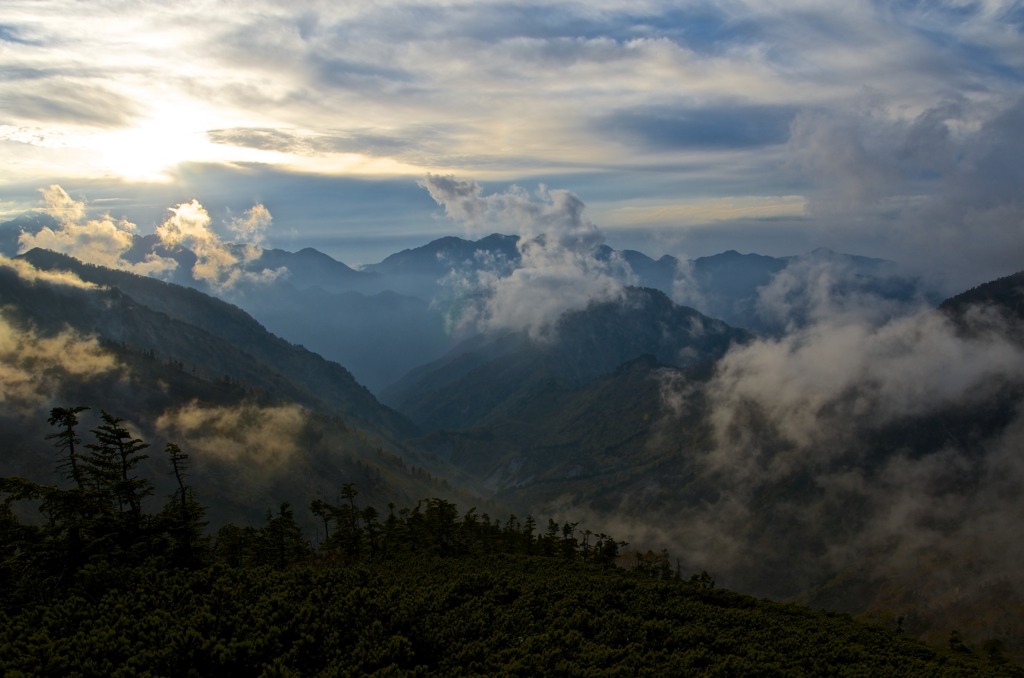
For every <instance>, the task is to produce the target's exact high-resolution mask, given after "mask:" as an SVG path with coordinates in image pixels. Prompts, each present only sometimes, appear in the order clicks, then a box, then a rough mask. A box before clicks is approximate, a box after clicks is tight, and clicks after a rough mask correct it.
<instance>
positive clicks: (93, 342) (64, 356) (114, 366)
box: [0, 309, 120, 413]
mask: <svg viewBox="0 0 1024 678" xmlns="http://www.w3.org/2000/svg"><path fill="white" fill-rule="evenodd" d="M118 369H120V365H119V364H118V362H117V360H116V359H115V358H114V356H113V355H112V354H110V353H109V352H108V351H106V350H105V349H104V348H103V347H102V346H100V344H99V341H98V340H97V339H96V337H87V336H82V335H80V334H78V333H76V332H72V331H64V332H60V333H57V334H52V335H40V334H38V333H37V332H35V331H34V330H32V329H26V328H21V327H19V326H17V325H15V324H13V323H12V322H11V321H10V320H9V319H8V318H6V317H5V316H4V312H3V309H0V403H2V404H3V406H4V407H5V408H9V409H14V410H17V411H23V412H26V413H30V412H34V411H35V410H36V409H37V408H39V407H42V406H44V405H46V404H47V403H49V402H52V401H53V399H54V397H55V396H56V395H57V394H58V393H59V392H60V388H61V386H62V384H63V383H64V382H65V380H67V379H69V378H72V379H76V380H86V379H91V378H94V377H97V376H100V375H104V374H108V373H110V372H114V371H116V370H118Z"/></svg>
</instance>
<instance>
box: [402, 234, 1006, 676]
mask: <svg viewBox="0 0 1024 678" xmlns="http://www.w3.org/2000/svg"><path fill="white" fill-rule="evenodd" d="M822 255H824V253H819V255H818V256H822ZM741 256H742V255H741ZM824 256H830V255H824ZM1021 282H1022V278H1021V276H1019V275H1017V276H1011V277H1009V278H1007V279H1002V280H999V281H993V283H990V284H987V285H983V286H980V287H979V288H977V289H975V290H972V291H969V292H968V293H965V294H964V295H959V296H957V297H954V298H952V299H950V300H947V301H946V302H945V303H943V304H941V305H940V307H939V309H936V310H931V311H927V310H926V311H917V312H915V313H913V314H910V315H908V316H906V317H901V318H900V319H898V320H896V321H893V322H891V323H888V324H886V325H883V326H882V327H881V328H876V329H873V330H868V329H866V328H864V327H860V326H849V325H845V326H841V327H839V328H835V329H829V326H828V325H825V326H823V327H821V328H815V329H813V330H810V331H808V332H806V333H797V334H796V335H794V336H793V337H788V338H783V339H774V338H769V339H760V340H758V339H756V338H753V337H751V336H750V335H746V334H743V335H742V336H743V337H746V338H745V339H744V338H742V337H741V336H737V335H731V334H730V332H736V333H739V331H738V330H733V329H731V328H730V329H729V330H723V333H722V334H720V335H719V338H720V340H721V341H723V343H722V344H721V345H720V346H722V348H721V349H720V350H719V351H716V350H714V349H713V347H714V345H715V344H711V346H710V347H709V348H708V349H707V351H706V352H705V353H703V355H706V356H707V359H706V360H699V359H696V360H695V361H694V362H693V363H691V364H689V365H688V366H687V365H682V364H681V361H680V360H679V355H680V354H679V353H678V351H679V347H678V346H672V345H671V342H669V344H668V345H667V346H671V348H672V349H673V350H666V348H665V346H666V345H662V344H660V341H661V339H660V337H661V336H662V335H666V336H671V335H676V336H678V335H679V333H680V330H681V328H682V327H684V326H685V325H684V323H682V322H679V323H671V322H665V321H664V320H663V321H662V322H661V323H660V324H659V322H658V321H657V320H656V318H659V317H661V318H665V317H666V316H662V315H660V314H659V313H658V312H656V309H659V308H661V309H671V308H672V306H670V304H671V302H669V301H668V300H667V299H666V298H664V295H661V294H660V293H658V292H655V291H651V290H635V291H633V292H632V293H633V294H636V295H638V296H639V297H641V298H643V297H646V301H645V302H644V303H642V304H639V303H636V302H635V300H634V304H632V305H630V304H624V305H623V308H615V306H614V305H592V306H591V307H590V308H588V309H587V310H585V311H580V312H577V313H576V314H568V315H567V316H565V317H564V318H563V319H562V322H561V323H560V325H559V328H560V331H559V333H558V334H557V335H556V336H557V338H556V339H555V340H554V341H553V342H552V343H551V344H549V345H547V346H545V345H543V344H542V345H536V344H532V343H530V341H529V340H528V339H527V338H525V337H523V336H522V335H516V334H508V335H505V336H503V337H500V338H496V339H490V340H487V339H484V338H480V337H477V338H475V339H474V340H473V341H471V342H467V343H464V344H462V345H461V346H460V347H459V348H458V349H456V350H454V351H452V352H450V353H449V354H448V355H447V356H445V357H444V358H443V359H441V360H439V361H436V362H435V363H432V364H430V365H427V366H424V367H423V368H420V369H418V370H416V371H414V372H413V373H410V375H408V376H407V377H406V378H405V379H403V380H402V381H401V382H399V383H398V384H396V386H395V388H393V389H389V390H388V391H386V392H385V394H384V396H383V397H384V398H385V401H386V402H389V403H391V404H392V405H394V406H395V407H396V408H397V409H399V410H400V411H403V412H405V413H406V414H408V415H409V416H411V417H412V418H413V419H414V420H416V421H417V422H418V423H419V424H420V425H421V426H423V427H424V429H426V430H431V432H430V433H427V434H425V435H423V436H422V437H420V438H419V439H417V441H416V444H417V445H418V446H421V447H425V448H427V449H428V450H430V451H432V452H433V453H434V454H436V455H438V456H440V457H442V458H444V459H445V460H446V461H448V462H449V463H451V464H452V465H453V466H455V467H458V468H460V469H462V470H464V471H465V472H466V473H467V474H469V476H470V477H471V478H473V479H475V480H474V482H475V485H474V487H475V488H476V490H477V491H479V492H482V493H489V495H490V496H493V497H494V498H495V499H496V500H499V501H501V502H502V503H505V504H508V505H509V506H511V507H513V508H514V509H515V510H517V511H531V512H533V513H541V514H544V513H552V514H554V515H556V516H562V517H568V516H583V517H585V518H587V519H588V520H589V521H592V522H595V523H598V524H604V525H614V526H615V529H616V532H618V533H621V534H623V535H624V537H625V539H627V540H628V541H630V542H631V543H641V544H645V545H654V547H655V548H656V547H657V545H659V544H660V545H664V546H665V547H666V548H668V549H669V550H670V551H671V552H673V553H679V554H680V555H679V558H680V560H681V562H682V563H683V566H684V568H686V569H691V570H699V569H707V570H708V571H709V572H714V573H715V576H716V577H717V578H719V580H720V581H723V582H726V583H727V585H728V586H730V587H733V588H737V589H739V590H744V591H749V592H754V593H756V594H757V595H764V596H770V597H773V598H796V599H799V600H801V601H803V602H806V603H808V604H812V605H814V606H819V607H825V608H829V609H840V610H843V611H845V612H849V613H853V614H858V615H863V616H865V618H869V619H872V620H875V621H878V622H882V623H886V624H890V625H891V624H895V620H896V619H897V618H898V617H902V618H903V620H904V621H903V622H902V624H903V625H904V628H905V629H906V631H907V632H908V633H911V634H914V635H921V636H923V637H927V638H929V639H930V640H932V641H933V642H943V641H944V640H945V638H947V637H948V636H949V633H950V631H951V630H952V629H958V630H959V632H961V633H963V634H964V637H966V638H969V639H970V640H971V642H972V643H976V644H981V643H983V642H986V641H989V640H992V639H996V640H998V641H999V642H1002V643H1006V644H1007V647H1008V648H1009V649H1010V651H1011V652H1012V653H1013V654H1014V655H1015V656H1018V657H1021V656H1024V643H1021V641H1020V640H1019V639H1020V638H1024V634H1021V633H1020V630H1021V629H1022V628H1024V627H1022V624H1024V578H1022V577H1021V576H1020V575H1019V573H1018V568H1017V566H1016V562H1017V559H1018V558H1019V557H1020V555H1021V552H1020V550H1019V549H1017V548H1016V546H1015V545H1014V544H1015V541H1014V538H1013V537H1012V536H1011V535H1012V534H1014V533H1015V530H1016V528H1015V527H1014V526H1015V525H1016V524H1017V522H1018V521H1019V520H1020V519H1021V518H1022V516H1024V504H1022V502H1021V500H1020V496H1021V495H1020V494H1019V492H1017V490H1015V489H1014V488H1019V487H1020V486H1024V471H1022V470H1021V469H1022V468H1024V467H1022V466H1021V464H1020V454H1019V451H1020V449H1021V447H1020V445H1021V444H1022V443H1024V435H1022V432H1024V420H1022V418H1021V412H1022V411H1024V348H1022V341H1021V337H1022V336H1024V331H1022V329H1024V326H1022V321H1021V317H1020V306H1019V300H1020V298H1021V293H1022V290H1024V286H1022V284H1021ZM630 308H632V309H633V310H630ZM639 308H644V309H646V312H645V313H640V312H638V311H637V310H636V309H639ZM633 313H636V321H635V322H632V321H630V320H627V319H626V318H628V317H630V315H631V314H633ZM688 313H695V312H693V311H690V310H683V309H681V308H679V307H676V309H674V310H673V311H672V312H671V313H670V314H669V315H668V316H667V317H673V316H675V315H676V314H679V317H680V318H682V317H685V315H686V314H688ZM641 318H642V319H641ZM950 318H952V319H953V322H950V321H949V319H950ZM640 327H644V328H646V329H647V330H649V333H645V332H644V331H643V330H638V329H637V328H640ZM722 327H723V328H724V327H727V326H724V324H723V325H722ZM658 328H660V329H661V330H662V331H657V330H658ZM634 333H635V335H636V336H633V334H634ZM726 337H732V338H731V339H730V340H729V341H725V338H726ZM851 337H858V338H859V340H858V341H857V342H854V343H851V342H850V339H851ZM634 340H635V343H634ZM730 342H731V343H730ZM730 345H731V346H732V348H731V350H729V349H728V347H729V346H730ZM839 347H843V348H839ZM628 349H636V350H638V351H642V352H641V353H638V354H632V355H631V351H630V350H628ZM644 349H646V350H644ZM861 353H863V355H860V354H861ZM684 355H685V354H684ZM578 356H588V357H590V358H592V361H593V362H592V363H589V364H584V365H582V366H581V364H580V363H579V362H577V361H576V358H577V357H578ZM627 356H630V357H627ZM723 356H724V357H723ZM695 357H696V356H695ZM620 360H621V362H618V363H617V364H616V361H620ZM847 363H849V364H850V365H851V367H849V368H847V367H845V365H846V364H847ZM612 365H614V367H609V366H612ZM836 383H838V386H836V385H835V384H836ZM993 642H995V641H993Z"/></svg>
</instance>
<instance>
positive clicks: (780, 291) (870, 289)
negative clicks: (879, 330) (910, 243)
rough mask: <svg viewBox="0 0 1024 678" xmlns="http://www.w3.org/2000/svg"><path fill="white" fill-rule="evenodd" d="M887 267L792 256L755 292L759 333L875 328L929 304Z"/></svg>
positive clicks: (820, 255)
mask: <svg viewBox="0 0 1024 678" xmlns="http://www.w3.org/2000/svg"><path fill="white" fill-rule="evenodd" d="M921 294H922V291H921V290H920V289H919V287H918V285H917V281H916V280H913V279H909V278H905V277H900V276H899V275H898V274H897V268H896V267H895V265H893V264H892V263H891V262H885V261H879V260H862V259H860V258H856V257H850V256H846V255H840V254H836V253H834V252H831V251H829V250H820V249H819V250H815V251H814V252H811V253H809V254H805V255H801V256H797V257H793V258H792V259H790V260H789V262H788V263H787V265H786V267H785V268H783V269H782V270H781V271H779V272H777V273H775V274H774V275H773V276H772V278H771V280H770V281H769V282H768V284H766V285H763V286H762V287H759V288H758V289H757V301H756V305H755V307H754V309H753V313H754V314H756V316H757V320H758V324H759V329H761V330H763V331H766V332H768V333H770V334H773V335H776V336H781V335H784V334H787V333H792V332H794V331H796V330H797V329H798V328H801V327H806V326H809V325H820V324H823V323H830V324H833V325H834V324H842V325H848V324H854V323H859V324H863V325H865V326H868V327H877V326H879V325H882V324H884V323H885V322H886V321H888V320H890V319H893V318H897V317H899V316H902V315H906V314H907V313H908V312H911V311H914V310H918V309H920V308H922V307H924V306H926V305H928V304H927V301H926V300H925V299H923V298H921Z"/></svg>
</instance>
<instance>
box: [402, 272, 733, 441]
mask: <svg viewBox="0 0 1024 678" xmlns="http://www.w3.org/2000/svg"><path fill="white" fill-rule="evenodd" d="M748 336H749V335H747V333H745V332H743V331H742V330H735V329H733V328H731V327H729V326H728V325H726V324H725V323H723V322H721V321H719V320H714V319H712V318H708V317H706V316H704V315H702V314H700V313H698V312H697V311H695V310H693V309H689V308H685V307H681V306H678V305H676V304H674V303H673V302H672V301H671V300H670V299H669V298H668V297H667V296H665V294H663V293H662V292H659V291H658V290H654V289H649V288H626V291H625V295H624V297H623V298H622V299H619V300H616V301H606V302H592V303H591V304H590V305H589V306H588V307H587V308H586V309H584V310H581V311H572V312H568V313H566V314H564V315H563V316H562V317H561V318H560V319H559V320H558V322H557V323H555V325H554V328H553V330H552V336H551V338H550V339H545V340H540V341H537V340H531V339H529V338H528V337H527V336H526V335H525V334H522V333H509V334H504V335H501V336H499V337H497V338H493V339H490V338H474V339H472V340H470V342H468V343H465V344H462V345H460V346H458V347H456V348H455V349H453V350H452V351H451V352H450V353H449V354H448V355H447V356H445V357H443V358H441V359H440V360H438V361H436V362H434V363H431V364H428V365H425V366H423V367H421V368H418V369H417V370H415V371H413V372H411V373H410V374H409V375H407V376H406V377H404V378H403V379H402V380H401V381H399V382H398V383H396V384H395V385H394V386H393V387H391V388H389V389H387V390H386V391H385V392H384V393H383V394H382V399H383V400H384V401H385V402H388V403H391V404H392V405H393V406H394V407H395V408H396V409H398V410H399V411H401V412H403V413H405V414H406V416H409V417H410V418H411V419H412V420H413V421H415V422H417V423H418V424H419V425H421V426H423V427H425V428H430V429H434V430H444V429H455V430H460V429H466V428H472V427H475V426H479V425H481V424H483V423H485V422H488V421H493V420H495V419H496V418H499V417H501V416H505V413H506V412H508V411H514V410H515V409H516V408H517V407H518V406H520V405H521V404H522V403H524V402H528V401H532V400H534V399H536V398H537V397H538V396H539V394H541V393H544V392H547V391H549V390H551V389H565V390H572V389H577V388H579V387H581V386H584V385H586V384H587V383H589V382H591V381H593V380H594V379H596V378H598V377H600V376H602V375H605V374H608V373H610V372H612V371H614V370H615V369H617V368H618V367H619V366H620V365H622V364H624V363H626V362H629V361H631V360H634V359H636V358H638V357H640V356H642V355H651V356H654V358H655V359H656V360H658V361H661V362H663V363H665V364H670V365H678V366H688V365H694V364H700V363H709V362H713V361H714V360H715V359H717V358H718V357H720V356H721V355H723V354H724V353H725V352H726V351H727V350H728V348H729V347H730V346H731V345H732V344H733V343H735V342H742V341H744V340H746V339H747V338H748Z"/></svg>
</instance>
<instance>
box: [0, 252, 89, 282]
mask: <svg viewBox="0 0 1024 678" xmlns="http://www.w3.org/2000/svg"><path fill="white" fill-rule="evenodd" d="M0 266H2V267H4V268H9V269H12V270H13V271H14V272H15V274H17V276H18V277H19V278H21V279H22V280H24V281H26V282H28V283H31V284H35V283H36V282H43V283H46V284H50V285H65V286H67V287H77V288H79V289H85V290H90V289H97V288H98V287H99V286H98V285H95V284H94V283H91V282H86V281H84V280H82V279H81V278H79V277H78V276H77V275H75V274H74V273H72V272H70V271H41V270H39V269H38V268H36V267H35V266H33V265H32V264H30V263H29V262H27V261H25V260H24V259H8V258H7V257H4V256H0Z"/></svg>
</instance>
